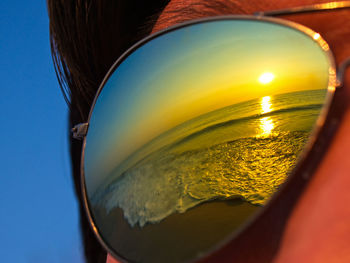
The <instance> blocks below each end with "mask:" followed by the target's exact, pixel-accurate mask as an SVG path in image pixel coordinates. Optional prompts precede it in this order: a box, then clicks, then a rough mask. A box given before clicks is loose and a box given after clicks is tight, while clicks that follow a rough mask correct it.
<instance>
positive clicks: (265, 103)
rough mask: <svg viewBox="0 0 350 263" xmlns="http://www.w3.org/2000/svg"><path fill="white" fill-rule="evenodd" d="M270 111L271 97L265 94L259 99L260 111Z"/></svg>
mask: <svg viewBox="0 0 350 263" xmlns="http://www.w3.org/2000/svg"><path fill="white" fill-rule="evenodd" d="M270 111H272V109H271V97H270V96H265V97H263V98H262V99H261V113H262V114H264V113H268V112H270Z"/></svg>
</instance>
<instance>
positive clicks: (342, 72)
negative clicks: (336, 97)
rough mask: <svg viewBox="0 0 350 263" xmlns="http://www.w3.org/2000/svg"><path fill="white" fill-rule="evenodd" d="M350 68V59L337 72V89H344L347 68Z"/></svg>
mask: <svg viewBox="0 0 350 263" xmlns="http://www.w3.org/2000/svg"><path fill="white" fill-rule="evenodd" d="M348 66H350V57H348V58H347V59H346V60H345V61H343V62H342V63H341V64H340V65H339V68H338V71H337V87H343V85H344V78H345V71H346V68H347V67H348Z"/></svg>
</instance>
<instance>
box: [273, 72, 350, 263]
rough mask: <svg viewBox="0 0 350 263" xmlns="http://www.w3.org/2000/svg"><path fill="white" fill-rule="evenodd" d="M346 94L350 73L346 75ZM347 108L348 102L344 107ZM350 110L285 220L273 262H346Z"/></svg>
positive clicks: (349, 233)
mask: <svg viewBox="0 0 350 263" xmlns="http://www.w3.org/2000/svg"><path fill="white" fill-rule="evenodd" d="M346 73H347V74H346V82H345V83H346V84H345V87H344V88H345V89H347V92H348V94H349V93H350V92H349V91H350V70H347V72H346ZM347 105H349V102H348V104H347ZM349 158H350V109H349V106H347V108H346V110H345V114H344V116H343V119H342V121H341V125H340V127H339V130H338V131H337V134H336V135H335V138H334V140H333V142H332V144H331V147H330V148H329V150H328V152H327V154H326V155H325V157H324V159H323V161H322V163H321V164H320V166H319V168H318V170H317V171H316V174H315V175H314V177H313V179H312V180H311V182H310V184H309V186H308V188H307V190H306V192H305V193H304V194H303V196H302V197H301V199H300V200H299V202H298V204H297V206H296V208H295V210H294V211H293V213H292V216H291V217H290V219H289V221H288V225H287V228H286V231H285V233H284V236H283V241H282V246H281V249H280V251H279V254H278V256H277V260H276V262H334V261H333V260H334V258H335V257H336V258H339V259H341V260H340V261H337V262H350V261H349V260H350V250H349V244H350V224H349V222H350V206H349V205H348V204H349V202H350V191H349V187H350V176H349V174H350V161H349V160H350V159H349Z"/></svg>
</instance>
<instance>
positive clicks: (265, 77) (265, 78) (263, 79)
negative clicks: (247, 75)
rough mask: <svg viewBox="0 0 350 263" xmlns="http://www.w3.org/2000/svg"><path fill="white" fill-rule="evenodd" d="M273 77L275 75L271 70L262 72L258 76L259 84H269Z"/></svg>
mask: <svg viewBox="0 0 350 263" xmlns="http://www.w3.org/2000/svg"><path fill="white" fill-rule="evenodd" d="M274 78H275V75H274V74H273V73H271V72H265V73H263V74H261V75H260V77H259V79H258V80H259V82H260V83H261V84H264V85H265V84H269V83H270V82H271V81H273V79H274Z"/></svg>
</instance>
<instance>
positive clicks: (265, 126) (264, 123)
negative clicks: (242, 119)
mask: <svg viewBox="0 0 350 263" xmlns="http://www.w3.org/2000/svg"><path fill="white" fill-rule="evenodd" d="M274 127H275V126H274V124H273V121H272V119H271V118H270V117H264V118H261V119H260V130H261V133H260V134H259V135H260V136H268V135H270V134H271V132H272V130H273V128H274Z"/></svg>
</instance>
